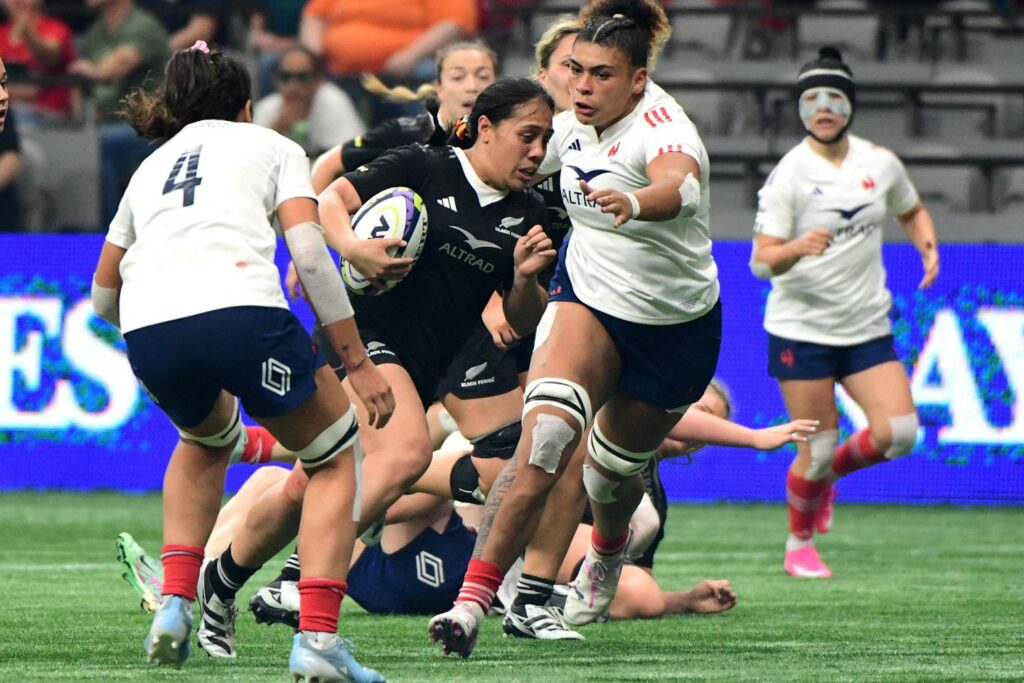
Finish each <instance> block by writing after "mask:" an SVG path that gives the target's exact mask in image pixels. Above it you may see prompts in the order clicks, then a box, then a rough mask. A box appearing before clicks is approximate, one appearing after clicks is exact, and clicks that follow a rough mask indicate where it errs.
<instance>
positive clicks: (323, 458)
mask: <svg viewBox="0 0 1024 683" xmlns="http://www.w3.org/2000/svg"><path fill="white" fill-rule="evenodd" d="M358 438H359V418H358V417H357V416H356V409H355V407H354V406H351V405H350V406H349V407H348V410H346V411H345V414H344V415H342V416H341V417H339V418H338V420H337V421H336V422H335V423H334V424H332V425H331V426H330V427H328V428H327V429H325V430H324V431H322V432H321V433H320V436H318V437H316V438H315V439H313V440H312V441H311V442H310V443H309V445H308V446H306V447H305V448H303V449H302V450H300V451H298V452H296V453H295V457H296V458H298V459H299V462H301V463H302V467H303V468H304V469H307V470H311V469H315V468H317V467H320V466H321V465H323V464H324V463H326V462H330V460H331V459H332V458H334V456H336V455H337V454H338V453H340V452H342V451H343V450H345V449H346V448H348V447H349V446H351V445H352V444H353V443H355V442H356V440H357V439H358ZM356 477H357V481H358V477H359V471H358V469H357V470H356Z"/></svg>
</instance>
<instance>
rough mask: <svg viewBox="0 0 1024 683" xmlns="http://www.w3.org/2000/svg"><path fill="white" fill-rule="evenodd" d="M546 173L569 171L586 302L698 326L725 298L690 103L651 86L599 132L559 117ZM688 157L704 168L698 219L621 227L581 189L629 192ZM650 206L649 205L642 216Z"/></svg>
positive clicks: (644, 320)
mask: <svg viewBox="0 0 1024 683" xmlns="http://www.w3.org/2000/svg"><path fill="white" fill-rule="evenodd" d="M554 129H555V132H554V135H553V136H552V138H551V142H550V143H549V144H548V151H547V157H546V158H545V159H544V163H543V164H542V165H541V169H540V172H541V173H544V174H549V173H553V172H555V171H557V170H558V169H559V168H561V173H562V175H561V184H562V199H563V201H564V203H565V208H566V210H567V211H568V213H569V218H570V221H571V222H572V226H573V234H572V238H571V239H570V240H569V246H568V249H567V254H566V268H567V270H568V273H569V277H570V279H571V280H572V286H573V289H574V290H575V292H576V295H577V296H578V297H579V299H580V301H582V302H584V303H585V304H587V305H588V306H591V307H593V308H595V309H597V310H599V311H602V312H603V313H607V314H609V315H612V316H615V317H616V318H621V319H623V320H628V321H631V322H636V323H641V324H645V325H671V324H676V323H681V322H686V321H688V320H694V319H696V318H699V317H701V316H702V315H704V314H705V313H707V312H708V311H709V310H710V309H711V308H712V307H713V306H714V305H715V303H716V302H717V301H718V293H719V286H718V267H717V266H716V265H715V261H714V259H713V258H712V257H711V235H710V231H709V227H708V211H709V208H710V207H709V204H710V199H709V193H708V177H709V175H710V164H709V162H708V155H707V151H706V150H705V149H704V143H703V142H701V139H700V136H699V135H698V134H697V129H696V127H694V125H693V123H692V122H691V121H690V119H689V118H688V117H687V116H686V114H685V113H684V112H683V109H682V107H680V106H679V104H678V103H676V101H675V100H674V99H672V98H671V97H670V96H669V95H668V94H666V93H665V91H664V90H662V89H661V88H660V87H658V86H657V85H656V84H654V83H653V82H652V81H648V82H647V89H646V90H645V91H644V96H643V98H642V99H641V100H640V103H639V104H638V105H637V106H636V108H635V109H634V110H633V111H632V112H630V114H628V115H627V116H626V117H624V118H623V119H622V120H620V121H618V122H616V123H615V124H614V125H612V126H611V127H609V128H608V129H606V130H605V131H604V132H603V133H602V134H601V136H600V138H599V137H598V135H597V132H596V130H595V129H594V127H593V126H585V125H583V124H581V123H580V122H579V121H577V120H576V116H575V114H574V113H573V112H572V111H566V112H562V113H561V114H559V115H558V116H556V117H555V122H554ZM669 152H682V153H684V154H688V155H689V156H691V157H693V158H694V159H695V160H697V162H698V163H699V164H700V173H701V181H700V186H701V191H700V195H701V202H700V208H699V209H698V211H697V213H696V214H695V215H694V216H692V217H690V218H683V217H681V216H677V217H676V218H673V219H672V220H668V221H638V220H630V221H627V222H626V223H623V224H622V226H620V227H619V228H615V227H613V221H614V219H613V217H612V215H611V214H605V213H601V211H600V208H599V207H598V206H597V205H596V204H594V203H593V202H589V201H587V199H586V197H585V195H584V193H583V191H582V190H581V189H580V180H586V181H587V183H588V184H589V185H590V186H591V187H592V188H594V189H605V188H611V189H615V190H620V191H623V192H630V191H636V190H640V189H643V188H645V187H647V186H648V185H650V183H651V181H650V178H648V177H647V164H649V163H650V162H651V161H652V160H653V159H654V158H655V157H658V156H659V155H661V154H666V153H669ZM642 209H643V207H642V206H641V210H642Z"/></svg>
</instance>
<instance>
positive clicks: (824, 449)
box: [804, 429, 839, 481]
mask: <svg viewBox="0 0 1024 683" xmlns="http://www.w3.org/2000/svg"><path fill="white" fill-rule="evenodd" d="M838 444H839V430H837V429H823V430H822V431H820V432H817V433H815V434H811V435H810V436H808V437H807V446H808V449H809V450H810V452H811V464H810V466H809V467H808V468H807V473H806V474H805V475H804V476H805V477H806V478H807V479H810V480H812V481H816V480H818V479H821V478H822V477H824V476H825V475H826V474H828V473H829V472H830V471H831V470H832V461H833V460H835V457H836V446H837V445H838Z"/></svg>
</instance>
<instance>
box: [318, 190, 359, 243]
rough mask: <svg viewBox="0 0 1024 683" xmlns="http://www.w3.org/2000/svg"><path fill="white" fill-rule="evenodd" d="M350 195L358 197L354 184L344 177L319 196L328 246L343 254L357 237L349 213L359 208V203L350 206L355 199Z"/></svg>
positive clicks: (321, 217) (321, 219) (322, 224)
mask: <svg viewBox="0 0 1024 683" xmlns="http://www.w3.org/2000/svg"><path fill="white" fill-rule="evenodd" d="M349 195H352V196H354V197H355V199H358V196H357V195H356V192H355V189H354V188H353V187H352V184H351V183H349V182H348V181H345V180H344V179H339V180H337V181H335V182H334V183H331V185H330V186H328V188H327V189H326V190H324V191H323V192H321V193H320V196H319V197H318V198H317V201H318V202H319V204H318V206H319V213H320V225H321V226H322V227H323V229H324V238H325V239H326V241H327V246H329V247H330V248H331V249H334V251H336V252H338V253H339V254H341V255H342V256H344V255H345V253H346V251H347V247H348V245H349V244H351V243H352V242H353V241H355V239H356V236H355V233H354V232H352V222H351V220H350V219H349V215H350V214H352V213H354V212H355V211H357V210H358V209H359V204H358V203H355V204H353V205H352V206H350V204H352V203H353V199H352V197H350V196H349Z"/></svg>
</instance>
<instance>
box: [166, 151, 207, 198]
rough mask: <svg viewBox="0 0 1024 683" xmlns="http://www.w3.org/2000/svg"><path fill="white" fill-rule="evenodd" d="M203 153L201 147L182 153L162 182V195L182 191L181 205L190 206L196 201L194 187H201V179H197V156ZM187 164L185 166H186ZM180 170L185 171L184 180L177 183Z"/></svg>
mask: <svg viewBox="0 0 1024 683" xmlns="http://www.w3.org/2000/svg"><path fill="white" fill-rule="evenodd" d="M202 151H203V146H202V145H199V146H198V147H193V148H192V149H189V150H186V151H184V152H182V154H181V156H180V157H178V160H177V161H175V162H174V168H172V169H171V174H170V175H169V176H167V180H166V181H164V194H170V193H171V192H175V191H177V190H182V194H183V196H182V200H181V205H182V206H183V207H185V206H192V204H194V203H195V201H196V186H198V185H201V184H202V182H203V179H202V178H200V177H199V175H198V173H199V154H200V152H202ZM186 164H187V165H186ZM182 168H184V169H185V179H184V180H182V181H180V182H179V181H178V176H179V175H181V170H182Z"/></svg>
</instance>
